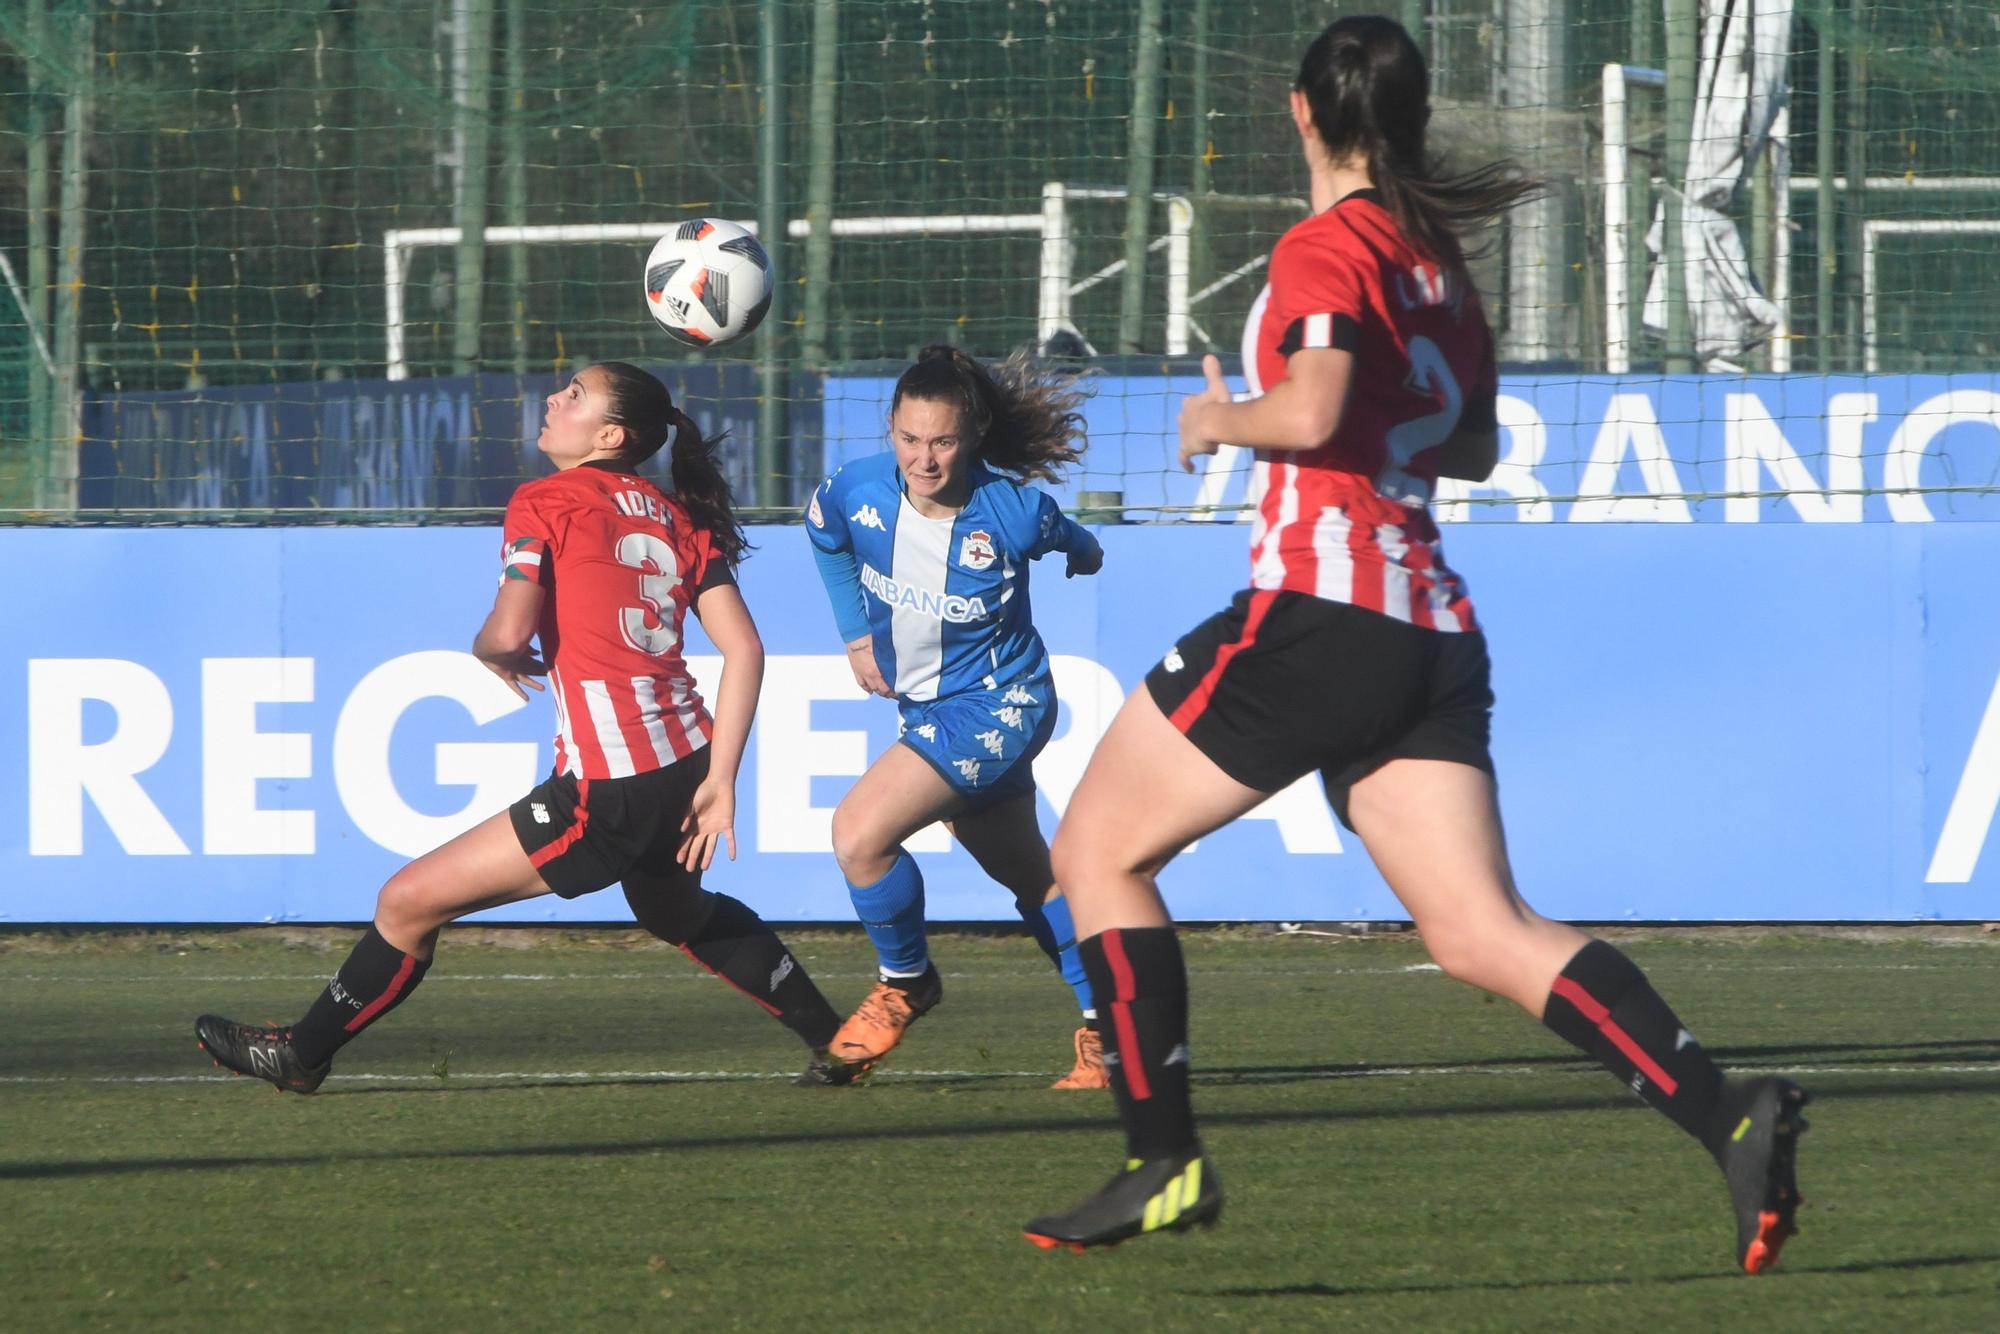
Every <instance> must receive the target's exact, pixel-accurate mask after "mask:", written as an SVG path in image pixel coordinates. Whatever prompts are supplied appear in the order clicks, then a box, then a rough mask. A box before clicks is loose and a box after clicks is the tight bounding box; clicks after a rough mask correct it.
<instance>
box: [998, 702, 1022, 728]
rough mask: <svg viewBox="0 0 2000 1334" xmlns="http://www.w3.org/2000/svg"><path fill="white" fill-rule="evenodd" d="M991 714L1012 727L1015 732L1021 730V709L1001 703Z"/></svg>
mask: <svg viewBox="0 0 2000 1334" xmlns="http://www.w3.org/2000/svg"><path fill="white" fill-rule="evenodd" d="M993 716H994V717H995V718H998V719H999V720H1000V721H1001V722H1003V723H1005V724H1007V726H1009V727H1011V728H1013V729H1014V730H1015V731H1016V732H1018V731H1020V730H1021V711H1020V710H1019V709H1017V708H1015V707H1014V706H1013V705H1012V704H1007V705H1003V706H1001V707H1000V708H997V709H995V710H993Z"/></svg>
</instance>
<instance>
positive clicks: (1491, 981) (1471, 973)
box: [1417, 905, 1516, 995]
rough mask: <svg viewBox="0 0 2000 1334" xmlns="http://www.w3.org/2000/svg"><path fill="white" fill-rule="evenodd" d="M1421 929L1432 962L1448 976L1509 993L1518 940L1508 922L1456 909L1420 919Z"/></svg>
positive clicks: (1502, 993) (1483, 988)
mask: <svg viewBox="0 0 2000 1334" xmlns="http://www.w3.org/2000/svg"><path fill="white" fill-rule="evenodd" d="M1461 906H1462V905H1461ZM1417 931H1418V933H1419V935H1420V936H1421V937H1422V939H1423V942H1424V948H1425V949H1426V950H1428V951H1430V956H1431V962H1433V963H1435V964H1436V965H1437V966H1438V967H1439V968H1440V969H1442V970H1443V971H1444V972H1445V973H1446V975H1448V976H1450V977H1452V978H1455V979H1457V980H1458V981H1460V982H1464V983H1466V984H1467V985H1469V986H1475V987H1478V988H1480V989H1481V990H1482V991H1491V992H1494V993H1496V994H1498V995H1507V994H1508V992H1509V988H1508V985H1507V979H1508V967H1507V965H1508V962H1509V959H1510V958H1511V957H1512V955H1513V954H1514V952H1515V945H1516V941H1515V939H1514V933H1513V932H1512V931H1510V930H1509V929H1508V924H1507V923H1506V922H1505V921H1500V920H1489V919H1488V918H1485V917H1482V916H1480V915H1478V914H1474V913H1464V912H1453V913H1447V914H1438V915H1437V917H1436V919H1435V920H1432V921H1423V920H1419V921H1418V922H1417Z"/></svg>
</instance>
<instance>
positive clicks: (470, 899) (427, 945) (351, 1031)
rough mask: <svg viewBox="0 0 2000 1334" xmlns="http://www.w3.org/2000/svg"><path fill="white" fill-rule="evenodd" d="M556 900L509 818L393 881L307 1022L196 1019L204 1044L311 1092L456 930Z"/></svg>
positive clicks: (225, 1060)
mask: <svg viewBox="0 0 2000 1334" xmlns="http://www.w3.org/2000/svg"><path fill="white" fill-rule="evenodd" d="M548 892H549V887H548V886H547V885H546V884H545V883H543V881H542V877H541V874H540V872H538V871H536V869H535V867H534V864H533V863H532V862H530V861H529V860H528V855H527V854H526V853H525V852H523V851H522V850H521V841H520V838H519V837H518V836H517V835H516V834H515V832H514V827H513V823H512V821H511V820H510V819H509V817H508V814H507V812H505V811H501V812H500V813H499V814H497V815H493V816H490V817H489V818H487V819H485V820H482V821H481V822H480V823H478V824H476V825H474V826H473V827H472V828H471V829H468V830H466V831H465V832H464V833H462V834H460V835H459V836H458V837H457V838H454V839H452V840H451V841H450V842H448V843H446V844H444V845H443V846H442V847H439V848H436V849H434V850H433V851H431V852H427V853H425V854H424V855H423V856H421V857H419V858H417V860H415V861H413V862H411V863H410V864H409V865H408V866H405V867H404V868H403V869H402V870H400V871H398V872H396V874H395V875H393V876H391V877H389V881H388V883H387V884H385V885H383V886H382V892H381V894H380V895H379V896H378V897H377V899H376V903H375V921H374V923H373V924H372V925H370V927H369V928H368V932H367V934H366V935H364V936H363V937H362V938H361V940H360V942H359V943H358V944H356V945H355V947H354V949H353V952H352V953H350V954H349V955H348V957H347V960H346V962H344V963H342V964H341V966H340V971H339V972H337V973H336V974H334V977H333V980H332V981H331V982H329V983H328V984H327V987H326V990H325V991H324V992H322V993H321V994H320V996H319V998H318V999H317V1000H315V1001H314V1002H313V1004H312V1008H311V1009H309V1010H308V1011H307V1012H306V1015H305V1017H304V1018H303V1019H301V1020H299V1022H298V1023H296V1024H294V1025H292V1026H291V1027H289V1028H282V1027H277V1026H275V1025H269V1024H262V1025H259V1024H241V1023H236V1022H234V1021H232V1020H229V1019H225V1018H223V1017H222V1016H220V1015H213V1014H205V1015H202V1016H201V1017H200V1018H199V1019H197V1020H196V1021H195V1037H196V1040H197V1041H198V1042H200V1044H201V1047H202V1050H204V1051H206V1052H207V1053H208V1054H209V1055H210V1056H211V1057H213V1058H214V1059H215V1061H216V1063H217V1064H218V1065H221V1066H223V1067H225V1068H227V1069H230V1070H234V1071H236V1072H237V1073H238V1074H245V1075H252V1076H255V1077H256V1078H259V1079H263V1080H266V1081H268V1082H270V1083H271V1084H274V1085H276V1086H277V1087H278V1088H280V1089H285V1090H288V1091H290V1092H293V1093H311V1092H312V1091H313V1090H314V1089H316V1088H318V1087H319V1086H320V1083H321V1081H323V1080H324V1079H325V1078H326V1075H327V1071H328V1070H329V1069H331V1068H332V1064H333V1054H334V1052H336V1051H338V1050H339V1049H340V1048H341V1047H342V1046H344V1045H345V1044H346V1043H347V1042H348V1041H349V1040H351V1039H352V1038H354V1037H355V1036H356V1035H357V1034H359V1033H360V1032H361V1030H362V1029H364V1028H366V1027H368V1026H369V1025H370V1024H372V1023H374V1022H375V1021H376V1020H378V1019H380V1018H381V1017H382V1016H383V1015H385V1014H387V1013H388V1012H389V1011H390V1010H392V1009H394V1008H395V1007H396V1006H398V1005H400V1004H402V1002H403V1001H404V1000H406V999H408V997H409V994H410V993H411V992H412V991H414V990H415V989H416V986H417V984H418V983H419V982H421V981H423V978H424V973H425V971H426V970H427V969H428V968H429V967H430V959H431V953H432V951H433V950H434V949H435V948H436V945H437V934H438V931H439V930H440V929H441V928H442V927H443V926H444V925H445V924H446V923H447V922H450V921H453V920H455V919H456V918H459V917H463V916H465V915H466V914H467V913H472V912H477V911H479V910H480V909H483V908H497V907H499V906H500V905H501V904H505V903H516V902H519V901H520V900H522V899H530V898H534V897H536V896H537V895H541V894H546V893H548Z"/></svg>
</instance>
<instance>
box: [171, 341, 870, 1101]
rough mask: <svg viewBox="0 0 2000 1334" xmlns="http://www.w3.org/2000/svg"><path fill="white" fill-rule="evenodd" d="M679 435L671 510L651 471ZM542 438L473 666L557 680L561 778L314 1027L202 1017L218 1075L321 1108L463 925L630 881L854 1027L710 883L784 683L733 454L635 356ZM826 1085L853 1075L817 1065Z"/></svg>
mask: <svg viewBox="0 0 2000 1334" xmlns="http://www.w3.org/2000/svg"><path fill="white" fill-rule="evenodd" d="M669 435H671V436H672V437H673V441H674V444H673V451H672V459H673V465H672V470H673V478H674V491H673V493H672V494H671V495H668V494H663V493H662V492H661V491H660V490H659V489H658V488H656V487H655V486H654V485H653V483H652V482H650V481H648V480H646V479H645V478H644V477H641V476H640V475H639V474H638V471H637V470H638V469H639V467H640V466H641V465H642V464H644V463H645V462H646V460H648V459H650V458H651V457H652V456H653V455H654V454H656V453H658V452H659V450H660V448H661V447H662V446H663V445H665V444H666V442H667V439H668V437H669ZM538 443H539V445H540V448H541V450H542V452H543V453H544V454H546V455H547V456H548V457H549V459H550V460H551V461H552V462H554V463H555V465H556V468H557V471H556V472H555V474H554V475H553V476H549V477H542V478H538V479H536V480H534V481H531V482H527V483H525V484H524V485H522V486H521V487H520V489H519V490H517V491H516V492H515V493H514V496H513V499H512V501H511V502H510V503H509V504H508V506H507V518H506V532H505V540H504V550H503V553H502V560H503V566H502V576H501V581H500V591H499V593H498V595H497V596H496V597H495V598H494V602H493V610H492V612H491V613H490V614H489V615H488V616H487V618H486V623H485V625H484V626H482V627H481V629H480V631H479V635H478V637H477V638H476V639H475V640H474V641H473V646H472V651H473V653H474V654H475V655H476V656H477V657H478V658H479V660H480V661H481V662H483V663H485V664H486V666H487V667H488V668H490V669H491V670H492V671H493V673H494V674H495V675H496V676H498V677H499V678H500V679H501V680H502V681H504V682H505V683H506V684H507V686H508V687H509V688H510V689H512V690H513V691H514V693H515V694H517V695H519V696H521V698H522V699H526V698H527V697H528V696H527V692H526V690H524V689H523V687H524V686H525V687H532V688H533V689H535V690H541V689H542V688H543V686H542V683H541V682H540V681H538V680H536V679H535V678H536V677H539V676H542V675H544V674H546V675H547V676H548V678H549V680H550V681H551V682H552V683H553V684H554V686H555V690H554V695H555V705H556V723H557V736H556V763H555V771H554V772H553V773H552V774H550V776H549V777H548V779H547V780H546V781H544V782H543V783H542V784H541V785H540V786H538V787H536V788H535V789H534V790H533V791H531V792H529V793H528V794H527V795H526V796H524V797H522V798H521V799H520V800H519V801H517V802H515V803H514V804H513V806H512V807H510V808H509V809H507V810H505V811H502V812H500V813H499V814H496V815H494V816H492V817H490V818H488V819H486V820H484V821H482V822H481V823H479V824H477V825H475V826H473V827H472V828H471V829H469V830H467V831H466V832H465V833H463V834H461V835H459V836H458V837H457V838H455V839H453V840H451V841H450V842H449V843H446V844H445V845H444V846H443V847H441V848H438V849H437V850H436V851H434V852H430V853H427V854H426V855H424V856H423V857H420V858H418V859H417V860H416V861H414V862H412V863H410V865H408V866H406V867H404V868H403V869H402V870H401V871H398V872H397V873H396V874H395V875H394V876H392V877H390V879H389V882H388V883H387V884H386V885H384V886H383V887H382V892H381V895H380V897H379V898H378V899H377V900H376V904H375V920H374V923H373V925H371V926H370V927H369V929H368V933H367V934H366V935H365V936H363V937H362V939H361V943H360V944H358V945H356V946H355V947H354V952H353V953H352V954H350V955H349V956H348V958H347V961H346V962H345V963H343V964H342V965H341V966H340V971H339V972H338V973H336V974H335V975H334V978H333V980H332V981H331V982H330V983H328V984H327V987H326V990H325V991H324V992H322V993H321V995H320V996H319V998H318V999H317V1000H316V1001H314V1002H313V1004H312V1007H311V1008H310V1009H309V1010H308V1011H307V1012H306V1015H305V1017H304V1018H302V1019H300V1020H299V1021H298V1022H297V1023H296V1024H293V1025H292V1026H291V1027H289V1028H270V1027H259V1026H255V1025H248V1024H238V1023H232V1022H231V1021H229V1020H227V1019H222V1018H220V1017H218V1016H215V1015H203V1016H202V1017H201V1018H200V1019H198V1020H197V1021H196V1023H195V1032H196V1035H197V1037H198V1038H199V1040H200V1042H201V1045H202V1047H203V1048H204V1049H205V1050H206V1051H207V1052H208V1053H209V1054H210V1055H211V1056H213V1057H214V1058H215V1059H216V1061H217V1062H218V1063H219V1064H221V1065H223V1066H226V1067H228V1068H229V1069H231V1070H235V1071H237V1072H239V1073H241V1074H247V1075H255V1076H258V1077H260V1078H263V1079H266V1080H269V1081H270V1082H271V1083H273V1084H276V1085H277V1086H278V1087H279V1088H281V1089H289V1090H291V1091H292V1092H295V1093H310V1092H312V1091H313V1090H314V1089H316V1088H318V1087H319V1085H320V1082H321V1081H322V1080H324V1079H325V1078H326V1075H327V1071H328V1070H329V1069H330V1068H331V1066H332V1062H333V1054H334V1053H335V1052H336V1051H338V1050H339V1049H340V1048H341V1047H342V1046H344V1045H345V1044H346V1043H347V1042H349V1041H350V1040H351V1039H353V1038H354V1037H355V1036H356V1035H358V1034H359V1033H360V1032H361V1030H362V1029H364V1028H366V1027H367V1026H368V1025H370V1024H372V1023H374V1022H375V1021H376V1020H378V1019H380V1018H381V1017H382V1016H383V1015H385V1014H387V1013H388V1012H389V1011H390V1010H391V1009H393V1008H395V1007H396V1006H397V1005H399V1004H401V1003H402V1002H403V1001H404V1000H405V999H407V998H408V997H409V994H410V992H411V991H413V990H415V988H416V986H417V983H419V982H421V981H422V980H423V977H424V972H425V970H426V969H428V968H429V967H430V961H431V953H432V951H433V950H434V949H435V948H436V945H437V938H438V932H439V929H440V928H442V927H443V926H444V925H445V924H446V923H447V922H451V921H453V920H455V919H457V918H459V917H463V916H464V915H466V914H467V913H471V912H477V911H479V910H480V909H483V908H495V907H498V906H500V905H501V904H504V903H517V902H519V901H521V900H523V899H531V898H535V897H537V896H539V895H542V894H551V893H553V894H558V895H561V896H562V897H564V898H575V897H577V896H579V895H582V894H588V893H591V892H592V891H594V890H599V889H603V888H604V887H605V886H607V885H610V884H612V883H613V882H620V883H622V884H623V886H624V889H625V897H626V900H627V901H628V902H629V903H630V904H631V905H632V911H633V913H634V915H635V916H636V917H637V918H638V920H639V923H640V925H642V926H644V927H645V928H646V929H647V930H649V931H651V932H652V933H653V934H654V935H656V936H659V937H660V938H661V939H663V940H666V941H669V942H671V943H672V944H674V945H677V946H679V947H680V948H681V950H682V951H683V952H685V953H686V954H687V955H688V956H689V957H690V958H692V959H694V960H695V961H696V962H698V963H700V964H701V965H702V966H703V967H705V968H707V969H708V970H709V971H711V972H713V973H716V974H717V975H718V976H720V977H722V978H723V979H724V980H726V981H728V982H729V983H731V984H732V985H734V986H735V987H736V988H737V989H738V990H739V991H742V992H743V993H744V994H745V995H747V996H749V997H750V998H751V999H752V1000H753V1001H755V1002H756V1003H757V1004H758V1005H760V1006H762V1007H763V1008H764V1009H765V1010H767V1011H769V1012H770V1013H771V1014H773V1015H775V1016H776V1017H777V1018H778V1019H779V1020H780V1021H781V1022H783V1023H784V1024H785V1025H786V1026H787V1027H788V1028H790V1029H792V1030H793V1032H795V1033H796V1034H798V1036H799V1037H800V1038H801V1039H802V1040H804V1042H805V1043H806V1045H807V1046H808V1047H809V1048H811V1049H813V1051H814V1052H815V1053H816V1054H823V1052H824V1049H825V1047H826V1045H827V1043H828V1041H829V1040H830V1039H831V1038H832V1037H833V1034H834V1030H835V1029H837V1028H838V1027H839V1025H840V1020H839V1017H838V1016H837V1015H835V1013H834V1012H833V1009H832V1007H831V1006H829V1005H828V1004H827V1001H826V998H825V997H824V996H822V995H821V994H820V991H819V988H818V987H816V986H814V985H813V982H812V980H811V979H810V978H809V977H808V976H807V975H806V971H805V969H804V968H803V967H801V966H799V964H798V963H797V961H796V959H794V958H793V956H791V955H790V954H789V953H788V952H787V951H786V949H785V947H784V945H783V943H782V942H780V941H779V939H778V938H777V936H776V935H774V934H773V933H772V931H771V929H770V927H768V926H766V925H765V924H764V922H763V921H762V920H761V919H760V918H759V917H758V916H757V914H756V913H755V912H753V911H751V910H750V909H749V908H748V907H746V906H744V905H743V904H742V903H740V902H738V901H737V900H735V899H733V898H730V897H729V896H728V895H726V894H714V893H710V892H708V891H707V890H704V889H703V888H702V887H701V877H702V872H703V871H704V870H706V869H707V868H708V866H709V864H710V863H711V861H712V860H713V859H714V856H715V850H716V847H717V845H718V844H720V845H722V846H724V847H726V849H727V851H728V854H729V856H730V857H731V858H732V859H733V858H734V857H735V855H736V844H735V832H734V830H735V812H736V771H737V766H738V763H739V762H740V761H741V759H742V757H743V746H744V741H745V739H746V738H747V736H748V735H749V731H750V720H751V717H752V715H753V714H754V713H755V711H756V707H757V692H758V688H759V686H760V684H761V683H762V681H763V677H764V645H763V641H762V640H761V639H760V638H759V637H758V634H757V627H756V625H755V623H753V622H752V620H751V619H750V612H749V609H748V608H747V607H746V606H745V605H744V602H743V597H742V594H741V593H740V592H739V591H738V590H737V587H736V580H735V574H734V566H735V564H736V562H737V560H738V559H739V558H740V557H741V556H742V554H743V550H744V546H745V543H744V539H743V532H742V529H741V527H740V526H739V525H738V524H737V522H736V518H735V515H734V513H733V511H732V508H731V499H730V494H729V484H728V481H727V480H726V479H725V478H724V477H723V475H722V471H721V469H720V468H719V467H718V465H717V463H716V460H715V447H714V445H713V444H712V443H711V442H709V441H706V440H704V439H703V438H702V435H701V432H700V430H699V429H698V428H697V427H696V425H695V423H694V422H693V421H692V420H691V419H690V418H689V417H688V416H687V414H686V413H684V412H682V411H681V410H680V409H679V408H677V407H676V406H675V405H674V401H673V399H672V397H671V396H670V395H669V394H668V393H667V388H666V386H665V385H663V384H661V383H660V381H659V380H657V379H655V378H654V377H653V376H651V375H648V374H647V373H646V372H644V371H642V370H639V369H638V368H637V367H634V366H628V365H626V364H624V363H623V362H605V363H603V364H600V365H596V366H590V367H587V368H585V369H584V370H582V371H580V372H578V374H577V375H576V376H575V377H574V378H573V379H571V380H570V381H569V383H568V384H566V385H564V386H563V387H562V388H560V389H558V390H557V391H556V392H555V393H553V394H551V395H549V398H548V402H547V411H546V416H545V418H544V423H543V426H542V431H541V435H540V437H539V441H538ZM690 608H692V609H693V610H694V613H695V615H696V616H697V617H699V618H700V620H701V623H702V628H703V629H704V630H705V631H706V632H707V633H708V637H709V638H710V639H711V640H712V641H713V642H714V644H715V646H716V647H717V648H718V649H720V650H721V651H722V660H723V671H722V681H721V685H720V687H719V688H718V690H717V692H716V701H715V711H714V713H713V714H711V713H710V712H709V710H708V708H707V707H706V706H705V705H704V703H703V701H702V699H701V697H700V696H699V695H698V694H696V693H695V689H694V682H693V679H692V678H691V677H690V676H689V674H688V669H687V663H686V661H685V660H684V659H683V657H682V655H681V628H682V624H683V622H684V620H685V618H686V615H687V612H688V610H689V609H690ZM538 638H539V640H540V645H541V656H540V657H539V658H538V657H537V656H536V655H535V652H534V651H533V645H534V641H535V640H536V639H538ZM811 1070H813V1071H818V1072H821V1073H820V1076H819V1077H820V1078H821V1079H822V1080H829V1079H838V1078H839V1076H840V1075H841V1074H843V1073H845V1068H844V1067H841V1066H839V1065H837V1064H828V1063H826V1062H824V1061H819V1060H815V1061H814V1062H812V1065H811Z"/></svg>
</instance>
